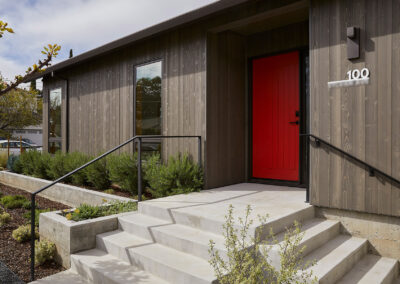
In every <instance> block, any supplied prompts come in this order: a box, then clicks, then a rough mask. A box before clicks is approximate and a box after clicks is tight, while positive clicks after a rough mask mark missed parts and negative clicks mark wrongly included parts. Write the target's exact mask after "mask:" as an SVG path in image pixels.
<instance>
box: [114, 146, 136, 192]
mask: <svg viewBox="0 0 400 284" xmlns="http://www.w3.org/2000/svg"><path fill="white" fill-rule="evenodd" d="M107 167H108V171H109V174H110V180H111V181H112V182H114V183H116V184H118V185H119V186H120V187H121V189H122V190H124V191H128V192H130V193H132V194H137V181H138V176H137V154H136V153H135V154H134V155H131V154H128V153H122V154H120V155H112V156H110V157H109V158H108V160H107Z"/></svg>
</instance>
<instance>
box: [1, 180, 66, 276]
mask: <svg viewBox="0 0 400 284" xmlns="http://www.w3.org/2000/svg"><path fill="white" fill-rule="evenodd" d="M0 192H1V193H3V195H17V194H19V195H23V196H25V197H27V198H28V200H30V194H29V193H27V192H26V191H23V190H19V189H15V188H12V187H8V186H5V185H2V184H0ZM36 203H37V205H38V206H39V208H41V209H45V208H50V209H54V210H61V209H67V208H69V207H68V206H66V205H64V204H61V203H58V202H54V201H51V200H48V199H46V198H43V197H39V196H37V197H36ZM6 211H7V212H8V213H9V214H10V215H11V217H12V221H11V222H10V223H8V224H5V225H3V226H2V227H1V228H0V262H3V263H4V265H6V266H7V267H8V268H9V269H10V270H11V271H12V272H14V273H15V274H16V275H17V276H18V277H19V278H20V279H22V280H23V281H25V282H29V278H30V261H29V259H30V245H29V242H26V243H18V242H17V241H15V240H14V239H13V238H12V237H11V234H12V231H13V230H15V229H16V228H18V227H19V226H20V225H24V224H25V223H26V219H25V218H24V217H23V214H24V213H25V212H27V211H28V210H25V209H22V208H18V209H6ZM63 270H64V268H63V267H62V266H60V265H58V264H56V263H55V262H51V263H46V264H44V265H42V266H39V267H36V269H35V273H36V279H40V278H43V277H46V276H49V275H52V274H55V273H57V272H60V271H63ZM0 277H2V274H0ZM0 283H9V282H5V280H3V279H2V278H0ZM10 283H13V282H10ZM16 283H18V282H16Z"/></svg>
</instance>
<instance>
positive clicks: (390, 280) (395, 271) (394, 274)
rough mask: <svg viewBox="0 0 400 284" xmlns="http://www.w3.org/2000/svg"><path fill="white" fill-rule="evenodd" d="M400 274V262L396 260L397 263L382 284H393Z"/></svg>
mask: <svg viewBox="0 0 400 284" xmlns="http://www.w3.org/2000/svg"><path fill="white" fill-rule="evenodd" d="M398 276H399V262H396V265H394V266H393V268H392V269H391V270H390V272H389V273H388V274H387V275H386V277H385V279H383V281H382V282H381V283H380V284H392V283H394V281H395V279H396V278H397V277H398Z"/></svg>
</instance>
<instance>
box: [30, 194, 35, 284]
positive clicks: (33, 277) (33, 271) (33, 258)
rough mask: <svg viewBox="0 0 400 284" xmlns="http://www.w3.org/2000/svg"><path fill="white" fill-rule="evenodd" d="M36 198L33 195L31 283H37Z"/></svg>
mask: <svg viewBox="0 0 400 284" xmlns="http://www.w3.org/2000/svg"><path fill="white" fill-rule="evenodd" d="M35 197H36V195H35V194H34V193H32V194H31V282H32V281H35V237H36V236H35V207H36V206H35V203H36V202H35Z"/></svg>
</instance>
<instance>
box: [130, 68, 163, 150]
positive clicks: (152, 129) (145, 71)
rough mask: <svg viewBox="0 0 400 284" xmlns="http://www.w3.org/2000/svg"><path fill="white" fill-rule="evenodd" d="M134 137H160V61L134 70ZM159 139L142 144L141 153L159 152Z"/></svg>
mask: <svg viewBox="0 0 400 284" xmlns="http://www.w3.org/2000/svg"><path fill="white" fill-rule="evenodd" d="M135 135H161V61H157V62H153V63H149V64H145V65H141V66H137V67H136V68H135ZM160 146H161V144H160V141H159V139H153V140H147V142H145V143H143V147H142V150H143V151H160Z"/></svg>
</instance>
